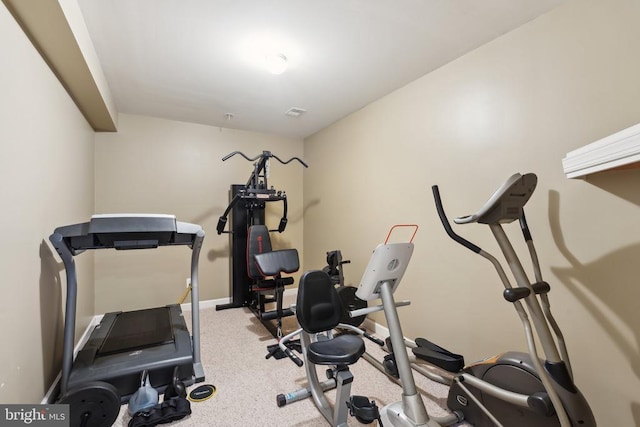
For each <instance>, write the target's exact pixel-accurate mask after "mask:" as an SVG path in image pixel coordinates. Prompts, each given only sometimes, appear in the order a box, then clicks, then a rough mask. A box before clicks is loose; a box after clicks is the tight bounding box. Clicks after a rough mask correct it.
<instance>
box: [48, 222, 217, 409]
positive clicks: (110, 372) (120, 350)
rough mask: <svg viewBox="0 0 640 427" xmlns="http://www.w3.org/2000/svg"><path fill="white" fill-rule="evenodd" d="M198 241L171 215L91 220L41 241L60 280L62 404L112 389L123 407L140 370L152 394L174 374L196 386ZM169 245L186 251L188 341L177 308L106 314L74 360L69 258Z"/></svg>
mask: <svg viewBox="0 0 640 427" xmlns="http://www.w3.org/2000/svg"><path fill="white" fill-rule="evenodd" d="M203 239H204V231H203V230H202V227H200V226H199V225H196V224H190V223H186V222H179V221H176V218H175V216H173V215H149V214H115V215H94V216H92V217H91V220H90V221H89V222H85V223H82V224H73V225H67V226H64V227H58V228H56V229H55V231H54V232H53V234H52V235H51V236H50V237H49V240H50V241H51V243H52V244H53V246H54V247H55V249H56V251H57V252H58V254H59V255H60V257H61V258H62V261H63V262H64V266H65V269H66V276H67V299H66V315H65V325H64V338H63V354H62V374H61V380H60V395H61V396H63V397H62V400H64V396H65V395H68V394H70V393H71V394H73V393H75V394H78V395H85V396H86V393H85V391H87V390H85V389H89V390H94V391H97V395H100V394H101V393H102V394H104V390H105V389H106V387H108V390H107V391H109V394H113V393H112V392H111V391H110V390H114V388H115V390H117V397H119V403H120V404H123V403H126V402H128V401H129V397H130V396H131V395H132V394H133V393H135V391H136V390H137V389H138V388H139V387H140V378H141V374H142V372H143V371H145V370H146V371H147V373H148V376H149V381H150V382H151V385H152V386H153V387H155V388H156V389H158V390H159V391H163V390H164V389H165V388H166V386H167V385H168V384H171V383H172V381H173V380H174V378H173V376H174V369H175V368H176V367H177V368H178V370H177V371H178V377H179V379H180V380H181V381H182V382H183V383H184V384H185V385H186V386H189V385H192V384H194V383H196V382H201V381H204V370H203V367H202V361H201V358H200V319H199V305H198V257H199V254H200V249H201V247H202V242H203ZM174 245H184V246H188V247H189V248H190V249H191V251H192V254H191V309H192V324H191V333H192V334H193V335H192V336H190V335H189V330H188V329H187V325H186V322H185V320H184V318H183V315H182V310H181V308H180V306H179V305H177V304H171V305H167V306H165V307H156V308H150V309H144V310H135V311H129V312H114V313H107V314H105V315H104V317H103V318H102V320H101V322H100V324H99V325H97V326H96V327H95V328H94V329H93V331H92V333H91V335H90V337H89V339H88V341H87V342H86V344H85V345H84V346H83V348H82V349H81V350H80V351H79V353H78V355H77V357H76V359H75V361H74V360H73V347H74V337H75V320H76V301H77V294H78V287H77V276H76V267H75V262H74V257H75V256H77V255H79V254H81V253H82V252H84V251H85V250H89V249H110V248H113V249H116V250H130V249H153V248H157V247H158V246H174ZM105 383H106V384H105ZM101 385H102V386H101ZM101 389H102V391H101ZM94 394H95V393H94ZM100 399H101V400H102V398H100ZM83 401H84V399H83ZM72 411H73V408H72Z"/></svg>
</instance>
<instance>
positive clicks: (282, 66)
mask: <svg viewBox="0 0 640 427" xmlns="http://www.w3.org/2000/svg"><path fill="white" fill-rule="evenodd" d="M265 61H266V65H267V70H269V72H270V73H272V74H282V73H284V72H285V71H286V69H287V65H288V63H287V57H286V56H284V54H282V53H279V52H278V53H270V54H268V55H266V56H265Z"/></svg>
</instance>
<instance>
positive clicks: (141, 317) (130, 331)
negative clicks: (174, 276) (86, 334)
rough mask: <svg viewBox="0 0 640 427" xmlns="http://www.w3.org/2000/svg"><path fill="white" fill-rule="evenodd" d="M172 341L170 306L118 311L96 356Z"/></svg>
mask: <svg viewBox="0 0 640 427" xmlns="http://www.w3.org/2000/svg"><path fill="white" fill-rule="evenodd" d="M170 342H173V329H172V328H171V318H170V313H169V307H157V308H150V309H145V310H136V311H127V312H123V313H120V314H118V317H116V320H115V321H114V322H113V325H112V326H111V329H110V330H109V333H108V334H107V336H106V338H105V339H104V341H103V343H102V345H101V346H100V349H99V350H98V353H97V354H96V356H107V355H110V354H115V353H123V352H126V351H135V350H141V349H143V348H147V347H153V346H158V345H162V344H167V343H170Z"/></svg>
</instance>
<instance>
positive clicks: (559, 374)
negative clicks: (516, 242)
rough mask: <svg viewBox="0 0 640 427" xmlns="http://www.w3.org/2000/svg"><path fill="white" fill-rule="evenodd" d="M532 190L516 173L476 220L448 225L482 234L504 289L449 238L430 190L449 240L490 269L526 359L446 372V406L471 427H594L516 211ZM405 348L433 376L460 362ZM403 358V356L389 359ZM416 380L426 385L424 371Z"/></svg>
mask: <svg viewBox="0 0 640 427" xmlns="http://www.w3.org/2000/svg"><path fill="white" fill-rule="evenodd" d="M536 185H537V177H536V175H534V174H532V173H528V174H525V175H521V174H519V173H516V174H514V175H512V176H511V177H510V178H509V179H507V181H506V182H505V183H503V184H502V186H500V188H498V190H496V191H495V192H494V193H493V195H492V196H491V197H490V198H489V200H488V201H487V202H486V203H485V205H484V206H483V207H482V208H481V209H480V210H478V212H477V213H475V214H472V215H467V216H463V217H458V218H455V219H454V222H455V223H456V224H471V223H480V224H486V225H488V226H489V228H490V229H491V231H492V233H493V235H494V237H495V239H496V241H497V243H498V246H499V247H500V249H501V251H502V253H503V255H504V257H505V259H506V261H507V264H508V265H509V268H510V270H511V272H512V274H513V276H514V278H515V280H516V284H517V286H516V287H512V285H511V283H510V282H509V279H508V278H507V276H506V274H505V271H504V270H503V268H502V266H501V264H500V262H499V261H498V260H497V259H496V258H495V257H494V256H492V255H491V254H489V253H488V252H486V251H485V250H483V249H481V248H480V247H478V246H476V245H475V244H473V243H471V242H469V241H468V240H466V239H464V238H463V237H461V236H459V235H458V234H456V233H455V232H454V231H453V229H452V228H451V225H450V224H449V221H448V219H447V217H446V215H445V212H444V208H443V205H442V201H441V198H440V193H439V190H438V186H433V187H432V191H433V196H434V199H435V204H436V209H437V211H438V215H439V217H440V220H441V222H442V225H443V226H444V228H445V230H446V232H447V234H448V235H449V237H451V238H452V239H453V240H455V241H456V242H458V243H459V244H461V245H462V246H464V247H466V248H467V249H469V250H471V251H473V252H474V253H476V254H478V255H480V256H482V257H483V258H485V259H487V260H488V261H490V262H491V264H492V265H493V266H494V268H495V269H496V271H497V273H498V276H499V277H500V280H501V281H502V283H503V285H504V287H505V290H504V293H503V297H504V299H505V300H506V301H507V302H509V303H511V304H512V305H513V307H514V309H515V310H516V312H517V314H518V317H519V318H520V321H521V323H522V327H523V329H524V333H525V337H526V341H527V346H528V353H520V352H512V351H510V352H506V353H502V354H500V355H497V356H495V357H493V358H488V359H485V360H483V361H480V362H478V363H475V364H472V365H470V366H467V367H465V368H463V369H462V370H460V371H456V370H454V376H453V383H452V385H451V388H450V393H449V397H448V401H447V405H448V406H449V408H450V409H451V410H453V411H456V412H458V411H459V412H461V413H463V414H464V419H465V420H466V421H469V422H471V423H473V424H474V425H476V426H481V427H484V426H493V425H495V426H504V427H510V426H518V427H529V426H562V427H568V426H581V427H587V426H595V425H596V422H595V418H594V416H593V413H592V411H591V409H590V407H589V404H588V403H587V401H586V399H585V398H584V396H583V395H582V393H580V391H579V390H578V388H577V387H576V385H575V384H574V380H573V374H572V371H571V365H570V362H569V355H568V352H567V347H566V345H565V341H564V337H563V335H562V332H561V330H560V328H559V326H558V324H557V323H556V321H555V319H554V318H553V316H552V314H551V309H550V304H549V298H548V293H549V291H550V286H549V284H548V283H547V282H545V281H543V279H542V274H541V271H540V265H539V262H538V257H537V254H536V251H535V247H534V245H533V239H532V237H531V233H530V231H529V227H528V225H527V222H526V218H525V215H524V205H525V204H526V203H527V201H528V200H529V198H530V197H531V195H532V194H533V191H534V189H535V187H536ZM515 220H518V221H519V224H520V228H521V231H522V234H523V236H524V239H525V241H526V244H527V246H528V249H529V255H530V257H531V261H532V264H533V270H534V274H535V282H533V283H532V282H531V281H530V280H529V279H528V277H527V275H526V273H525V270H524V269H523V267H522V264H521V262H520V260H519V258H518V256H517V254H516V252H515V250H514V249H513V247H512V245H511V242H510V241H509V238H508V237H507V235H506V233H505V231H504V229H503V227H502V224H508V223H511V222H513V221H515ZM525 307H526V309H525ZM529 318H531V321H530V320H529ZM531 323H533V328H532V326H531ZM534 331H535V335H536V336H537V338H538V340H539V342H540V344H541V346H542V350H543V353H544V360H541V359H540V358H539V356H538V351H537V348H536V343H535V339H534ZM403 344H404V343H403V342H402V341H400V340H396V341H394V342H393V346H394V347H395V348H400V347H403V350H404V345H403ZM411 347H412V348H413V352H414V354H415V355H416V357H417V358H421V359H424V360H427V361H428V362H430V363H431V364H434V365H436V366H439V367H441V368H445V369H446V368H447V367H449V368H450V367H451V364H452V363H453V362H455V363H457V362H459V361H460V360H459V359H460V357H459V356H458V355H455V354H454V353H451V352H449V351H447V350H446V349H443V348H441V347H439V346H437V345H436V344H433V343H431V342H429V341H427V340H424V339H417V340H416V342H415V344H413V345H411ZM404 353H406V351H400V352H396V354H404ZM455 363H454V364H455ZM414 367H415V365H414ZM421 372H422V373H424V374H425V375H427V376H428V377H430V378H431V376H430V375H429V374H428V371H421ZM432 379H436V380H438V378H432Z"/></svg>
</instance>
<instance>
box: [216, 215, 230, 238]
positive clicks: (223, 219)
mask: <svg viewBox="0 0 640 427" xmlns="http://www.w3.org/2000/svg"><path fill="white" fill-rule="evenodd" d="M226 225H227V218H226V217H224V216H221V217H220V218H219V219H218V226H217V227H216V231H217V232H218V234H222V232H223V231H224V227H225V226H226Z"/></svg>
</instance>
